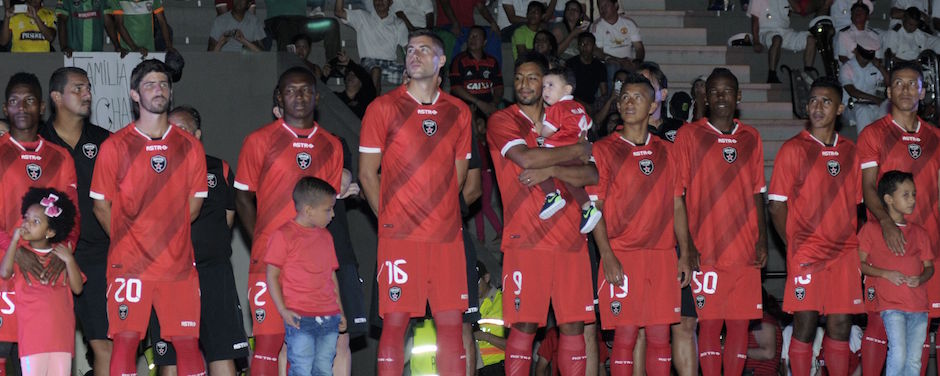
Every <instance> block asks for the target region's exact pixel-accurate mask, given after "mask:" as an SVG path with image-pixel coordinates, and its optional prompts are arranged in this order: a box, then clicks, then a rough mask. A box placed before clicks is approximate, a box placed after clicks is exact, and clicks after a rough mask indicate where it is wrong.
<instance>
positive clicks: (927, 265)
mask: <svg viewBox="0 0 940 376" xmlns="http://www.w3.org/2000/svg"><path fill="white" fill-rule="evenodd" d="M930 277H933V261H931V260H924V271H922V272H920V275H919V276H915V277H911V278H909V279H908V281H907V285H908V286H910V287H917V286H920V285H923V284H924V283H927V281H929V280H930Z"/></svg>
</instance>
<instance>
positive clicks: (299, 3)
mask: <svg viewBox="0 0 940 376" xmlns="http://www.w3.org/2000/svg"><path fill="white" fill-rule="evenodd" d="M264 7H265V8H267V12H268V13H267V17H268V18H267V19H272V18H274V17H277V16H305V15H307V2H306V0H264Z"/></svg>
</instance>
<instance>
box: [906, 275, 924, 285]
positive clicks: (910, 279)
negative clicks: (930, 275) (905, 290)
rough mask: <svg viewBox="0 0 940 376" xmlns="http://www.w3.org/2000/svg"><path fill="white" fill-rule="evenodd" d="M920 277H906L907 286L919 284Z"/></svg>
mask: <svg viewBox="0 0 940 376" xmlns="http://www.w3.org/2000/svg"><path fill="white" fill-rule="evenodd" d="M920 283H921V281H920V277H919V276H916V275H915V276H910V277H907V286H908V287H917V286H920Z"/></svg>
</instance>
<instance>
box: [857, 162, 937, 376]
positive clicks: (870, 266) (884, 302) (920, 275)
mask: <svg viewBox="0 0 940 376" xmlns="http://www.w3.org/2000/svg"><path fill="white" fill-rule="evenodd" d="M915 193H916V190H915V188H914V175H912V174H911V173H908V172H901V171H897V170H894V171H888V172H886V173H885V174H884V176H882V177H881V180H879V181H878V196H879V197H880V198H881V201H882V204H884V207H885V209H886V210H887V212H888V215H890V216H891V219H893V220H894V222H895V223H896V224H897V226H898V228H900V229H901V233H902V234H904V239H906V240H907V242H906V243H905V244H904V253H903V254H895V253H893V252H891V251H890V250H889V249H888V245H887V243H886V242H885V240H884V237H882V235H881V225H880V224H879V222H878V221H868V223H866V224H865V225H864V226H863V227H862V229H861V231H859V233H858V240H859V250H858V253H859V260H860V261H861V269H862V273H863V274H865V275H866V276H868V277H867V278H872V279H873V280H872V281H870V283H867V285H868V286H869V288H874V290H875V291H876V293H877V294H878V307H877V309H878V312H880V314H881V318H882V321H884V326H885V330H886V331H887V333H888V362H887V368H886V372H887V375H888V376H893V375H917V374H919V373H920V367H921V361H922V359H921V357H922V351H921V346H922V345H923V343H924V339H925V338H926V337H927V323H928V322H927V286H926V285H925V283H926V282H927V281H928V280H930V277H931V276H933V258H934V254H933V251H932V250H931V248H930V237H929V236H928V235H927V230H925V229H924V228H923V227H921V226H919V225H917V224H914V223H908V222H907V221H906V220H905V219H904V216H905V215H910V214H912V213H914V203H915V199H914V196H915Z"/></svg>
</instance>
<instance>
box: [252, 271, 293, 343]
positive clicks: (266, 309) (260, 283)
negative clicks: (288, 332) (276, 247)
mask: <svg viewBox="0 0 940 376" xmlns="http://www.w3.org/2000/svg"><path fill="white" fill-rule="evenodd" d="M248 306H249V307H250V309H251V319H252V320H251V325H252V329H251V332H252V333H253V335H255V336H260V335H269V334H284V319H282V318H281V314H280V312H278V311H277V306H275V305H274V300H272V299H271V294H270V293H268V280H267V275H266V274H265V273H251V274H249V275H248Z"/></svg>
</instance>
